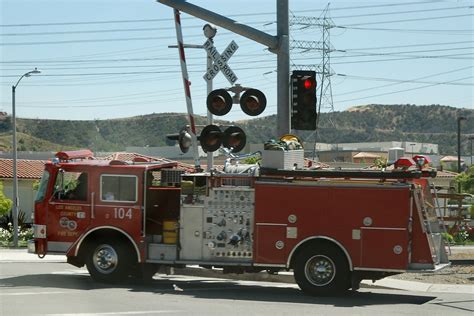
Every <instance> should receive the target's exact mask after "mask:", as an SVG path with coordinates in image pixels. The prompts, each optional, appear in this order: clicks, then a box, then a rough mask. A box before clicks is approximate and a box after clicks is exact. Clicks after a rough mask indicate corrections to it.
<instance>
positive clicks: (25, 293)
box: [0, 291, 67, 296]
mask: <svg viewBox="0 0 474 316" xmlns="http://www.w3.org/2000/svg"><path fill="white" fill-rule="evenodd" d="M64 293H67V292H64V291H61V292H59V291H58V292H13V293H0V296H22V295H48V294H64Z"/></svg>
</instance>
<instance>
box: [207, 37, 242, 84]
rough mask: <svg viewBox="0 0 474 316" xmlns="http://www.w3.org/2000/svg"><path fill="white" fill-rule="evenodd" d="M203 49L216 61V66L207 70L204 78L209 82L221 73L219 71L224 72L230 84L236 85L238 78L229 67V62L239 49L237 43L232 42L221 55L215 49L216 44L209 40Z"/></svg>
mask: <svg viewBox="0 0 474 316" xmlns="http://www.w3.org/2000/svg"><path fill="white" fill-rule="evenodd" d="M203 47H204V49H205V50H206V51H207V54H208V55H209V57H211V58H212V60H213V61H214V64H213V65H212V67H211V68H210V69H208V70H207V72H206V74H205V75H204V77H203V78H204V79H205V80H207V81H211V80H212V79H213V78H214V77H215V76H216V75H217V74H218V73H219V71H222V73H223V74H224V76H225V77H226V78H227V80H228V81H229V82H230V84H234V83H235V82H236V81H237V76H236V75H235V73H234V72H233V71H232V69H230V67H229V65H227V62H228V61H229V59H230V57H231V56H232V55H234V53H235V52H236V51H237V48H239V46H238V45H237V43H236V42H234V41H232V42H230V44H229V45H228V46H227V48H226V49H225V50H224V51H223V52H222V54H219V52H218V51H217V49H216V48H215V47H214V44H213V43H212V41H210V40H207V41H206V42H205V43H204V45H203Z"/></svg>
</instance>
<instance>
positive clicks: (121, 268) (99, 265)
mask: <svg viewBox="0 0 474 316" xmlns="http://www.w3.org/2000/svg"><path fill="white" fill-rule="evenodd" d="M128 248H129V247H127V246H126V244H124V243H121V242H119V241H116V242H106V241H99V242H97V243H95V244H93V245H92V246H91V247H89V250H88V251H87V254H86V256H87V257H86V266H87V270H88V271H89V273H90V275H91V277H92V278H93V279H94V280H96V281H99V282H119V281H123V280H125V278H126V277H127V275H128V272H129V269H130V266H131V263H132V262H131V260H130V256H131V255H132V254H131V253H130V252H128V251H127V249H128Z"/></svg>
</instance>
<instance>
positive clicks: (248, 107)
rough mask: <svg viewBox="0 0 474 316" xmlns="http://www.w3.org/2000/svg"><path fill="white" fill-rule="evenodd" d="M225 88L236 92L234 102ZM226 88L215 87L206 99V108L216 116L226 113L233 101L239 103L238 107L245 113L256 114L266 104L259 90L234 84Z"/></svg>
mask: <svg viewBox="0 0 474 316" xmlns="http://www.w3.org/2000/svg"><path fill="white" fill-rule="evenodd" d="M237 88H239V89H237ZM227 90H230V91H232V92H234V93H236V96H238V97H237V98H236V101H235V102H234V100H233V98H232V97H231V96H230V94H229V92H227ZM227 90H226V89H217V90H214V91H211V93H209V95H208V96H207V99H206V104H207V109H208V110H209V112H211V113H212V114H214V115H218V116H222V115H226V114H227V113H229V111H230V110H231V109H232V104H233V103H240V108H241V109H242V111H243V112H244V113H245V114H247V115H250V116H257V115H260V114H261V113H262V112H263V111H264V110H265V107H266V106H267V98H266V97H265V94H263V92H261V91H260V90H257V89H252V88H243V87H240V85H235V86H234V87H232V88H229V89H227ZM236 91H237V92H236ZM242 91H245V92H244V94H243V95H242V96H240V92H242Z"/></svg>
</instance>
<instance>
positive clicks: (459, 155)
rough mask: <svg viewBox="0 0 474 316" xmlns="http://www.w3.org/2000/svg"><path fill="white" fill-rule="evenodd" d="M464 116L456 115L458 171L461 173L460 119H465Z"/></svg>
mask: <svg viewBox="0 0 474 316" xmlns="http://www.w3.org/2000/svg"><path fill="white" fill-rule="evenodd" d="M465 120H466V118H465V117H464V116H460V117H458V173H461V121H465Z"/></svg>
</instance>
